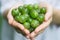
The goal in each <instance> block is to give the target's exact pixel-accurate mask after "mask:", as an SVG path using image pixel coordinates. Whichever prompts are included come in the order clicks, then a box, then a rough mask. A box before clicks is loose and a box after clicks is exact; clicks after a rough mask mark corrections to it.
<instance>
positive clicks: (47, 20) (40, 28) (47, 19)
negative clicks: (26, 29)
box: [30, 2, 53, 40]
mask: <svg viewBox="0 0 60 40" xmlns="http://www.w3.org/2000/svg"><path fill="white" fill-rule="evenodd" d="M39 5H40V7H46V8H47V12H46V14H45V21H44V22H43V23H42V24H41V25H39V26H38V27H37V28H36V29H35V31H33V32H32V33H31V34H30V37H31V40H34V37H35V36H37V35H38V34H39V33H41V32H43V31H44V29H45V28H46V27H47V26H48V25H49V24H50V23H51V21H52V12H53V9H52V6H51V5H49V4H47V3H45V2H40V4H39Z"/></svg>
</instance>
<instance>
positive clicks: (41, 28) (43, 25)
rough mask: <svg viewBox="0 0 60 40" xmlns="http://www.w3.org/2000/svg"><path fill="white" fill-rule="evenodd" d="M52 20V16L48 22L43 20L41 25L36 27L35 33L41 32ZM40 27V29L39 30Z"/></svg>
mask: <svg viewBox="0 0 60 40" xmlns="http://www.w3.org/2000/svg"><path fill="white" fill-rule="evenodd" d="M51 21H52V17H51V18H50V19H49V20H48V21H47V22H43V23H42V24H41V25H40V26H38V27H37V28H36V29H35V33H39V31H41V30H43V29H45V28H46V27H47V26H48V25H49V24H50V23H51ZM38 29H39V30H38Z"/></svg>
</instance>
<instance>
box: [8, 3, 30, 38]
mask: <svg viewBox="0 0 60 40" xmlns="http://www.w3.org/2000/svg"><path fill="white" fill-rule="evenodd" d="M22 5H23V3H17V4H15V5H13V7H12V8H11V9H10V10H9V12H8V14H7V19H8V23H9V24H10V25H12V27H14V28H15V29H16V30H17V32H22V33H23V34H24V36H26V37H27V35H29V34H30V32H29V30H27V29H25V28H24V26H23V25H22V24H20V23H18V22H17V21H15V20H14V18H13V16H12V14H11V11H12V9H14V8H17V7H18V6H22Z"/></svg>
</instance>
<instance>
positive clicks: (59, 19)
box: [53, 8, 60, 25]
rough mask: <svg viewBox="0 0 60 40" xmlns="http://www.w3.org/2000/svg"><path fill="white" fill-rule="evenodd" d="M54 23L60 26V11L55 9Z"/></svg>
mask: <svg viewBox="0 0 60 40" xmlns="http://www.w3.org/2000/svg"><path fill="white" fill-rule="evenodd" d="M53 22H54V23H55V24H57V25H60V9H56V8H53Z"/></svg>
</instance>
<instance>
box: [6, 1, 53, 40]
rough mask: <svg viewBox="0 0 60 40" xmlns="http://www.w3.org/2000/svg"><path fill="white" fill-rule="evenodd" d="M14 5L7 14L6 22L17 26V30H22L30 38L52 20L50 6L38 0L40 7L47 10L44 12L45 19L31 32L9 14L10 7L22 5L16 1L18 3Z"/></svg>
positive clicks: (31, 39) (32, 39)
mask: <svg viewBox="0 0 60 40" xmlns="http://www.w3.org/2000/svg"><path fill="white" fill-rule="evenodd" d="M16 5H17V4H16ZM16 5H15V6H13V7H12V8H11V9H10V10H9V12H8V14H7V19H8V23H9V24H10V25H12V26H13V27H14V28H19V30H21V31H22V32H24V33H25V36H26V37H27V38H28V39H30V40H34V37H36V36H37V35H38V34H39V33H40V32H41V31H42V30H44V29H45V28H46V27H47V26H48V25H49V24H50V23H51V21H52V11H53V10H52V6H51V5H49V4H47V3H45V2H40V4H39V6H40V7H46V8H47V12H46V14H45V21H44V22H43V23H42V24H41V25H39V26H38V27H37V28H36V29H35V30H34V31H33V32H32V33H30V32H29V30H27V29H25V28H24V26H23V25H22V24H20V23H18V22H17V21H15V20H14V18H13V16H12V14H11V11H12V9H14V8H17V7H18V6H22V5H23V4H21V3H18V5H17V6H16ZM38 29H39V30H38Z"/></svg>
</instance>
